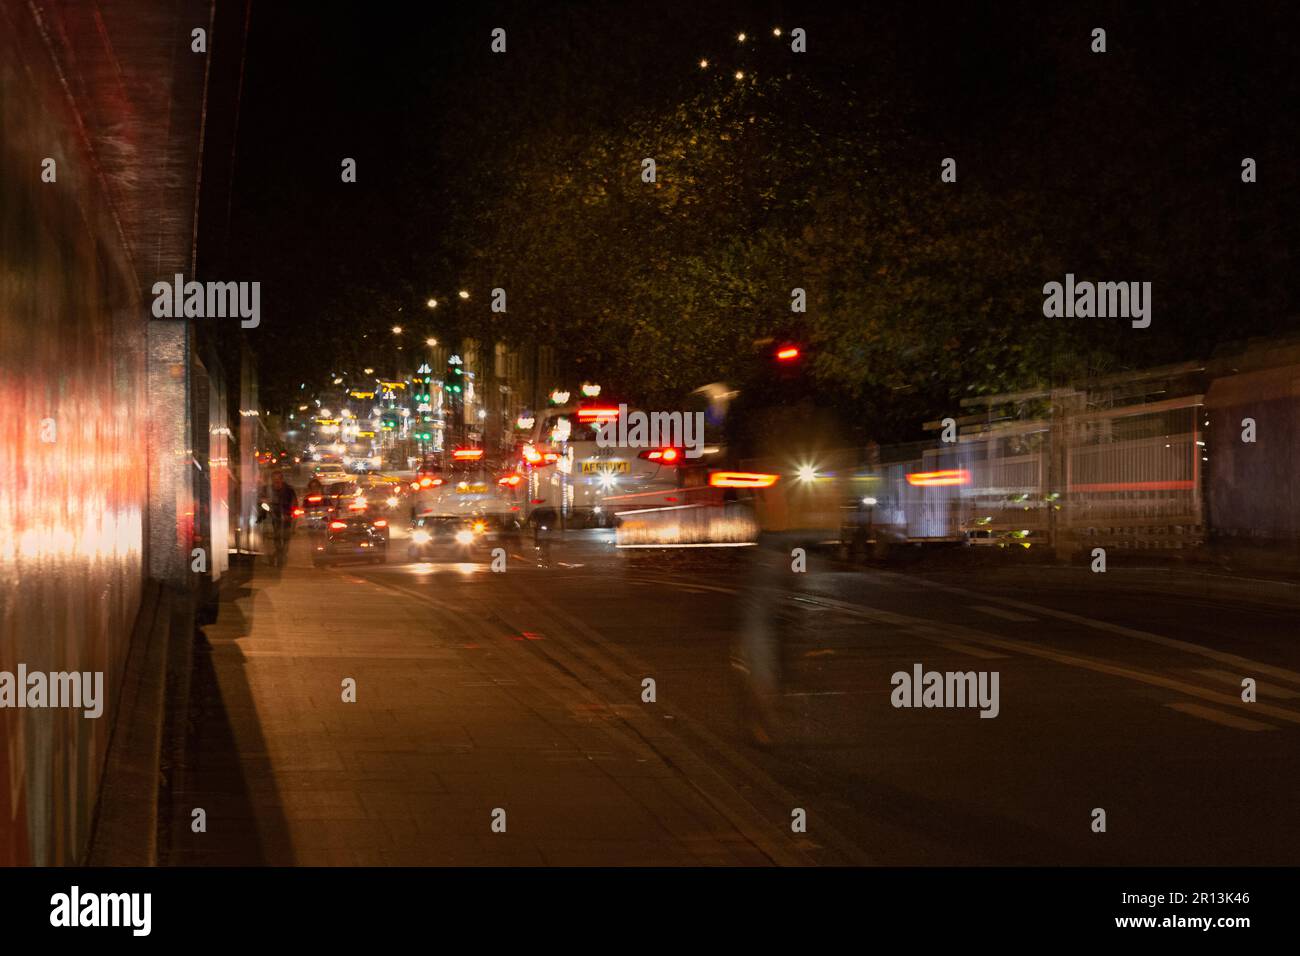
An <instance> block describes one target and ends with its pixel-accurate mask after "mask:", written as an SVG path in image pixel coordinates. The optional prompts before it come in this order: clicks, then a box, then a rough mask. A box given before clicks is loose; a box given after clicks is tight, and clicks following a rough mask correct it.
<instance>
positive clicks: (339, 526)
mask: <svg viewBox="0 0 1300 956" xmlns="http://www.w3.org/2000/svg"><path fill="white" fill-rule="evenodd" d="M347 526H348V523H347V522H346V521H331V522H330V530H331V531H342V530H343V529H344V528H346V527H347Z"/></svg>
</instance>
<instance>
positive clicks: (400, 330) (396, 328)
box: [393, 325, 402, 335]
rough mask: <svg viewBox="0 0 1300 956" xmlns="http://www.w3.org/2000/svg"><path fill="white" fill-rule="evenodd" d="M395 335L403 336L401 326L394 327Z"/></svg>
mask: <svg viewBox="0 0 1300 956" xmlns="http://www.w3.org/2000/svg"><path fill="white" fill-rule="evenodd" d="M393 334H394V335H401V334H402V327H401V326H400V325H394V326H393Z"/></svg>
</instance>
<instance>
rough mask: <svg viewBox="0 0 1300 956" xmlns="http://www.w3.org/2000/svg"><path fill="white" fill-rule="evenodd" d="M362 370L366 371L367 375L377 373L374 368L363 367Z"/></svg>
mask: <svg viewBox="0 0 1300 956" xmlns="http://www.w3.org/2000/svg"><path fill="white" fill-rule="evenodd" d="M361 371H363V372H365V373H366V374H367V375H374V374H375V370H374V369H373V368H363V369H362V370H361Z"/></svg>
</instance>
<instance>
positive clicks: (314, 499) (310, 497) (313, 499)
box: [307, 495, 323, 504]
mask: <svg viewBox="0 0 1300 956" xmlns="http://www.w3.org/2000/svg"><path fill="white" fill-rule="evenodd" d="M322 497H323V496H322V495H308V496H307V500H308V501H310V502H311V503H312V504H315V503H316V502H318V501H320V500H321V498H322Z"/></svg>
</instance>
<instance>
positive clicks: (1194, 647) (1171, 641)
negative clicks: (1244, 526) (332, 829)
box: [881, 571, 1300, 684]
mask: <svg viewBox="0 0 1300 956" xmlns="http://www.w3.org/2000/svg"><path fill="white" fill-rule="evenodd" d="M881 576H882V577H884V576H888V577H891V578H895V579H900V580H906V581H907V582H908V583H909V584H919V585H923V586H925V587H929V588H935V589H936V590H940V591H947V592H949V593H950V594H962V595H965V596H967V597H978V598H983V599H984V600H986V601H995V602H997V603H998V604H1005V605H1008V606H1010V607H1015V608H1020V609H1021V610H1022V611H1033V612H1034V613H1035V614H1041V615H1043V616H1045V617H1054V618H1056V619H1057V620H1061V621H1071V622H1073V623H1075V624H1082V625H1084V626H1085V627H1091V628H1093V629H1094V630H1098V631H1109V632H1110V633H1112V634H1121V635H1123V636H1124V637H1132V638H1135V639H1136V640H1139V641H1147V642H1148V643H1151V644H1160V645H1162V646H1164V647H1172V648H1175V649H1177V650H1180V651H1184V652H1185V653H1188V654H1196V655H1199V656H1200V657H1208V658H1209V659H1210V660H1213V661H1218V662H1219V663H1220V664H1231V665H1233V666H1234V667H1240V668H1246V669H1247V670H1248V672H1251V673H1254V672H1258V673H1261V674H1268V675H1270V676H1272V677H1276V678H1278V679H1279V680H1284V681H1288V682H1289V683H1292V684H1300V673H1296V672H1295V671H1292V670H1287V669H1286V668H1285V667H1274V666H1273V665H1272V664H1264V663H1261V662H1260V661H1252V660H1250V659H1249V658H1246V657H1241V656H1239V655H1237V654H1228V653H1226V652H1224V651H1216V650H1213V649H1212V648H1208V647H1203V646H1202V645H1200V644H1192V643H1190V642H1189V641H1180V640H1177V639H1175V638H1172V637H1163V636H1161V635H1159V634H1152V633H1150V632H1149V631H1139V630H1137V629H1136V628H1132V627H1124V626H1123V625H1122V624H1111V623H1109V622H1108V621H1098V620H1095V619H1093V618H1090V617H1084V616H1083V615H1081V614H1071V613H1069V612H1068V611H1056V610H1053V609H1052V608H1048V607H1042V606H1041V605H1038V604H1029V603H1027V602H1025V601H1017V600H1014V599H1012V598H1004V597H996V596H994V595H992V594H979V593H977V592H975V591H968V590H966V589H965V588H958V587H953V586H952V585H949V584H939V583H938V582H936V581H926V580H925V579H923V578H901V577H900V576H899V575H897V574H895V573H894V572H890V571H886V572H882V573H881Z"/></svg>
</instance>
